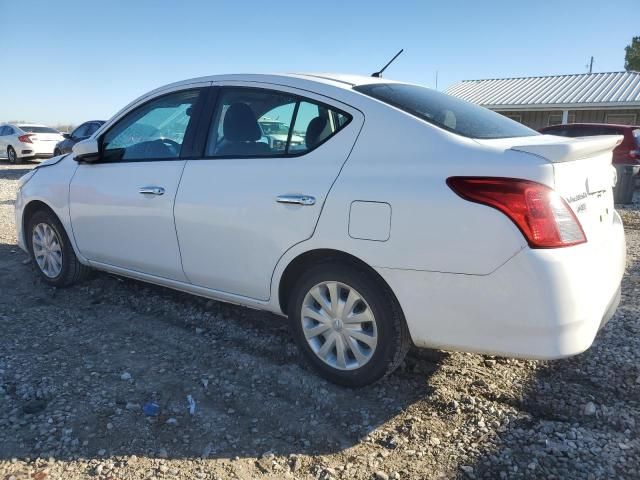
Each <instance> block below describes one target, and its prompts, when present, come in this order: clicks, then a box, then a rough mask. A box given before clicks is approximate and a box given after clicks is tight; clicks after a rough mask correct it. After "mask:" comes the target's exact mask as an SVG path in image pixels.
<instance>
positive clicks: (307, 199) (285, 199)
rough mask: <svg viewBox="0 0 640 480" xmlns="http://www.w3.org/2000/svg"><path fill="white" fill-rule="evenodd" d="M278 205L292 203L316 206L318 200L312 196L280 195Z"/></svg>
mask: <svg viewBox="0 0 640 480" xmlns="http://www.w3.org/2000/svg"><path fill="white" fill-rule="evenodd" d="M277 201H278V203H292V204H295V205H315V203H316V199H315V197H312V196H310V195H280V196H278V200H277Z"/></svg>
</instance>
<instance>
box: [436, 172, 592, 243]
mask: <svg viewBox="0 0 640 480" xmlns="http://www.w3.org/2000/svg"><path fill="white" fill-rule="evenodd" d="M447 185H449V187H450V188H451V189H452V190H453V191H454V192H456V193H457V194H458V195H459V196H461V197H462V198H464V199H465V200H468V201H470V202H475V203H480V204H482V205H487V206H489V207H492V208H495V209H496V210H500V211H501V212H502V213H504V214H505V215H506V216H507V217H509V218H510V219H511V221H512V222H513V223H515V224H516V226H517V227H518V228H519V229H520V231H521V232H522V234H523V235H524V237H525V238H526V239H527V242H528V243H529V246H530V247H532V248H558V247H568V246H571V245H577V244H579V243H584V242H586V241H587V238H586V237H585V234H584V231H583V230H582V226H581V225H580V222H579V221H578V219H577V218H576V216H575V215H574V213H573V210H571V208H570V207H569V205H568V204H567V202H565V200H564V199H563V198H562V197H561V196H560V195H558V193H557V192H555V191H554V190H553V189H551V188H549V187H547V186H545V185H542V184H540V183H536V182H532V181H530V180H521V179H517V178H501V177H450V178H448V179H447Z"/></svg>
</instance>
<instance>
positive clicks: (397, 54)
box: [371, 48, 404, 78]
mask: <svg viewBox="0 0 640 480" xmlns="http://www.w3.org/2000/svg"><path fill="white" fill-rule="evenodd" d="M402 52H404V48H402V49H401V50H400V51H399V52H398V53H396V54H395V56H394V57H393V58H392V59H391V60H389V63H387V64H386V65H385V66H384V67H382V69H381V70H380V71H379V72H376V73H372V74H371V76H372V77H375V78H382V72H384V71H385V70H386V69H387V67H388V66H389V65H391V64H392V63H393V61H394V60H395V59H396V58H398V57H399V56H400V54H401V53H402Z"/></svg>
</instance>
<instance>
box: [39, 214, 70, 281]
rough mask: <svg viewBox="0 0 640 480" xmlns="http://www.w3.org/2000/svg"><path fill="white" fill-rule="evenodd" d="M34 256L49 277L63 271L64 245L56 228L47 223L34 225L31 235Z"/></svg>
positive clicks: (53, 276)
mask: <svg viewBox="0 0 640 480" xmlns="http://www.w3.org/2000/svg"><path fill="white" fill-rule="evenodd" d="M31 243H32V245H33V256H34V258H35V259H36V263H37V264H38V268H40V270H41V271H42V273H44V274H45V275H46V276H47V277H49V278H55V277H57V276H58V275H60V272H61V271H62V247H61V245H60V239H58V235H57V234H56V232H55V230H54V229H53V228H51V226H50V225H48V224H46V223H39V224H37V225H36V226H35V227H33V235H32V236H31Z"/></svg>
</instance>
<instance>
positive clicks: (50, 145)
mask: <svg viewBox="0 0 640 480" xmlns="http://www.w3.org/2000/svg"><path fill="white" fill-rule="evenodd" d="M62 140H64V137H63V136H62V134H61V133H60V132H59V131H57V130H56V129H54V128H50V127H47V126H45V125H36V124H26V123H17V124H13V125H9V124H4V125H0V155H2V156H5V157H6V158H7V160H9V163H20V162H22V160H27V159H34V158H51V157H52V156H53V150H54V148H55V146H56V144H57V143H58V142H60V141H62Z"/></svg>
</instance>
